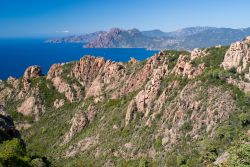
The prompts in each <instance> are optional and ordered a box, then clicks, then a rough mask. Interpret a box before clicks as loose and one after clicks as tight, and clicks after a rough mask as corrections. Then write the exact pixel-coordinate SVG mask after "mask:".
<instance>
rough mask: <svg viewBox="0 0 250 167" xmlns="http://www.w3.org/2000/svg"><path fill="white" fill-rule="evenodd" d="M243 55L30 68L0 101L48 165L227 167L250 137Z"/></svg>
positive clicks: (242, 46) (220, 51) (172, 54)
mask: <svg viewBox="0 0 250 167" xmlns="http://www.w3.org/2000/svg"><path fill="white" fill-rule="evenodd" d="M112 31H113V32H114V34H116V35H115V39H116V38H120V37H119V34H120V33H122V32H121V31H120V30H118V29H114V30H112ZM130 33H131V34H133V35H136V34H137V33H138V32H137V31H136V30H133V31H131V32H130ZM106 37H107V38H112V39H113V36H112V37H111V36H109V34H106ZM248 53H249V37H247V38H246V39H245V40H243V41H241V42H237V43H234V44H232V45H231V46H230V47H221V46H217V47H211V48H206V49H195V50H193V51H192V52H186V51H173V50H165V51H161V52H159V53H157V54H155V55H153V56H152V57H150V58H148V59H147V60H144V61H141V62H140V61H137V60H135V59H131V61H129V62H127V63H120V62H113V61H110V60H105V59H104V58H102V57H93V56H84V57H83V58H81V59H80V60H79V61H77V62H69V63H64V64H54V65H53V66H52V67H51V68H50V70H49V72H48V74H47V75H46V76H43V75H42V71H41V69H40V68H39V67H38V66H33V67H29V68H28V69H27V70H26V71H25V73H24V76H23V77H22V78H20V79H15V78H9V79H8V80H6V81H1V82H0V102H1V104H2V106H3V107H5V108H6V112H7V113H9V114H11V115H12V116H13V118H14V121H15V122H16V124H17V127H18V128H19V129H20V130H21V132H22V134H23V138H24V139H25V141H26V143H27V146H28V150H29V151H32V152H35V153H36V154H38V155H42V156H48V157H50V160H51V161H52V163H53V165H55V166H81V165H82V164H85V165H87V166H88V165H94V166H119V165H121V166H122V165H124V166H139V164H144V165H148V166H153V165H156V164H158V166H182V165H186V166H207V165H212V164H213V163H215V164H218V165H221V164H224V165H229V166H230V165H231V164H232V163H233V162H236V161H232V159H233V158H235V157H234V156H238V159H245V158H246V157H247V153H246V155H245V154H244V155H242V154H240V155H239V153H238V152H237V151H235V146H236V144H235V143H237V144H240V147H243V150H244V149H245V145H244V144H245V143H246V142H248V138H249V131H248V129H249V122H250V119H249V116H250V113H249V111H250V104H249V102H250V99H249V96H248V93H249V89H248V87H247V85H249V80H248V76H249V67H248V64H249V58H248V57H249V54H248ZM234 69H235V70H234ZM247 148H248V147H246V149H247ZM224 154H226V155H227V156H226V157H227V158H224V160H221V159H223V158H221V157H220V156H222V157H223V155H224ZM248 155H249V154H248ZM224 157H225V156H224ZM218 162H219V163H218ZM248 164H249V161H244V165H248Z"/></svg>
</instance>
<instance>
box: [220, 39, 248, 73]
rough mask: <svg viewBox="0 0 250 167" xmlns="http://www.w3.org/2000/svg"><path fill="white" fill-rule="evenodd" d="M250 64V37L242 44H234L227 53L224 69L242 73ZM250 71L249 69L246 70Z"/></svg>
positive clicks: (223, 64)
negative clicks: (233, 69)
mask: <svg viewBox="0 0 250 167" xmlns="http://www.w3.org/2000/svg"><path fill="white" fill-rule="evenodd" d="M249 62H250V37H247V38H246V39H245V40H243V41H242V42H236V43H233V44H232V45H231V46H230V48H229V50H228V51H227V53H226V55H225V57H224V61H223V63H222V66H223V67H224V69H232V68H235V69H236V70H237V72H239V73H242V72H243V71H244V70H245V69H246V68H247V67H248V68H249V66H248V65H249ZM246 70H248V71H249V69H246Z"/></svg>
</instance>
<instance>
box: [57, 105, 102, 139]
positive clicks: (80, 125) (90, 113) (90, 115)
mask: <svg viewBox="0 0 250 167" xmlns="http://www.w3.org/2000/svg"><path fill="white" fill-rule="evenodd" d="M96 114H97V110H96V108H95V107H94V106H92V105H90V106H89V107H88V109H87V111H86V112H84V111H79V112H77V113H76V114H75V115H74V117H73V118H72V119H71V121H70V125H71V127H70V130H69V131H68V132H67V133H66V134H65V135H64V139H63V143H62V144H66V143H68V142H69V141H70V140H71V139H72V138H73V137H74V136H75V135H76V134H77V133H79V132H81V131H82V130H83V129H84V128H85V126H87V124H88V123H89V122H91V121H93V120H94V118H95V116H96Z"/></svg>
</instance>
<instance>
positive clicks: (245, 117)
mask: <svg viewBox="0 0 250 167" xmlns="http://www.w3.org/2000/svg"><path fill="white" fill-rule="evenodd" d="M239 119H240V121H241V124H242V126H247V125H249V124H250V112H247V113H241V114H240V115H239Z"/></svg>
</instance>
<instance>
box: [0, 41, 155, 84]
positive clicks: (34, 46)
mask: <svg viewBox="0 0 250 167" xmlns="http://www.w3.org/2000/svg"><path fill="white" fill-rule="evenodd" d="M45 40H46V39H42V38H39V39H37V38H36V39H34V38H32V39H31V38H29V39H23V38H22V39H21V38H19V39H0V79H2V80H5V79H7V78H8V77H9V76H12V77H15V78H19V77H21V76H22V75H23V73H24V71H25V69H26V68H27V67H29V66H31V65H39V66H41V67H42V70H43V74H44V75H46V74H47V72H48V70H49V68H50V67H51V65H52V64H55V63H64V62H70V61H77V60H79V59H80V58H81V57H83V56H85V55H93V56H101V57H104V58H105V59H106V60H112V61H116V62H127V61H129V60H130V58H131V57H134V58H136V59H138V60H145V59H147V58H148V57H151V56H152V55H154V54H155V53H157V52H159V51H153V50H147V49H144V48H105V49H104V48H101V49H95V48H83V44H79V43H60V44H51V43H45V42H44V41H45Z"/></svg>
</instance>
